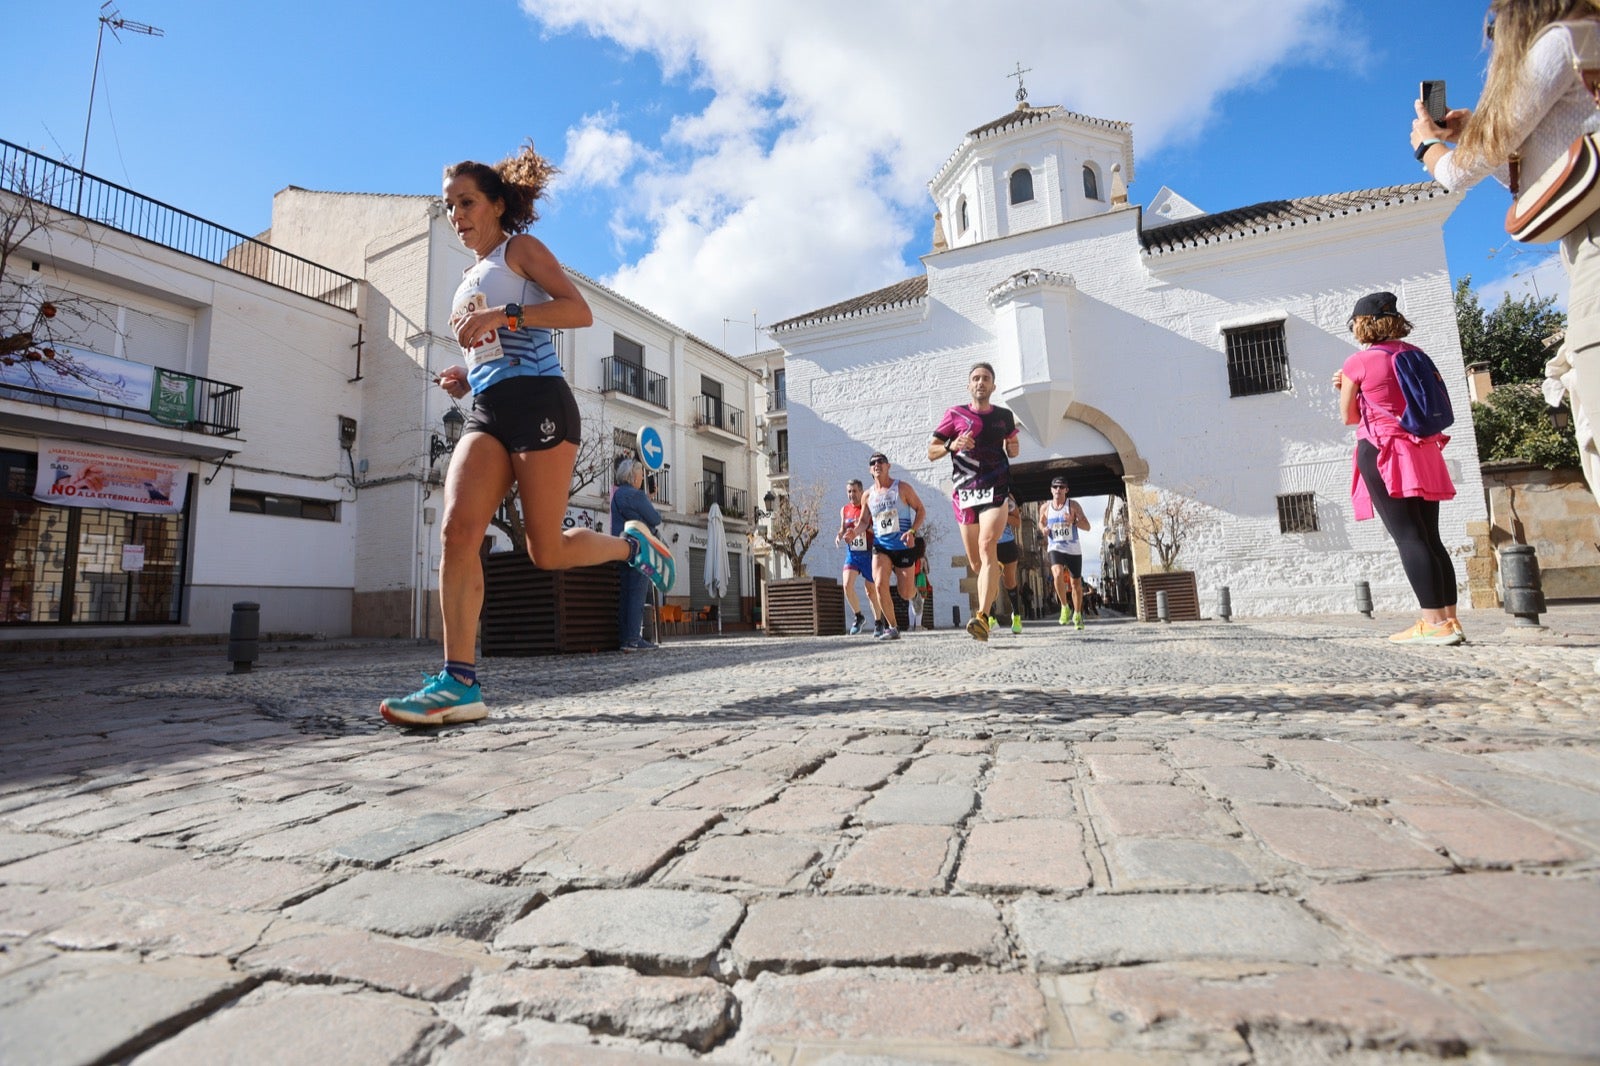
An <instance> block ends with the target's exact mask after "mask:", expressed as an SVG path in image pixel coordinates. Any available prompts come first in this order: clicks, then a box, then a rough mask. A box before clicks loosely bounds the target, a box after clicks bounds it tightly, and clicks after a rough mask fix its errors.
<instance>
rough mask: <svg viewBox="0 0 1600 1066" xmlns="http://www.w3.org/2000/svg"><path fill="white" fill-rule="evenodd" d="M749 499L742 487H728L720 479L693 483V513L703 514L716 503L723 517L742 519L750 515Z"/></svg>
mask: <svg viewBox="0 0 1600 1066" xmlns="http://www.w3.org/2000/svg"><path fill="white" fill-rule="evenodd" d="M749 499H750V494H749V493H748V492H746V491H745V490H744V489H730V488H729V487H728V486H726V485H724V484H722V483H721V482H720V481H697V482H695V485H694V513H695V514H705V513H707V512H708V511H710V510H711V505H712V504H716V505H717V506H718V507H719V508H721V510H722V516H723V517H724V518H733V519H737V520H739V521H743V520H744V519H746V518H748V517H749V515H750V509H749V507H748V506H747V504H748V501H749Z"/></svg>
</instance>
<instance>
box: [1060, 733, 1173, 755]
mask: <svg viewBox="0 0 1600 1066" xmlns="http://www.w3.org/2000/svg"><path fill="white" fill-rule="evenodd" d="M1073 748H1074V749H1075V750H1076V751H1077V753H1078V754H1079V755H1084V754H1087V753H1089V752H1102V753H1105V754H1108V755H1147V754H1149V753H1150V752H1152V751H1154V750H1155V747H1154V745H1153V744H1152V743H1151V742H1150V741H1148V740H1120V739H1118V738H1116V737H1114V736H1097V737H1088V738H1086V739H1083V740H1079V741H1078V742H1077V743H1075V744H1074V745H1073Z"/></svg>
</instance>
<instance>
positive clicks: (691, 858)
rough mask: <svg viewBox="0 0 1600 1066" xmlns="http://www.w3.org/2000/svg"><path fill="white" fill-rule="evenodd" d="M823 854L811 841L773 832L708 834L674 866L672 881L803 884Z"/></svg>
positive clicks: (762, 885) (760, 885) (772, 885)
mask: <svg viewBox="0 0 1600 1066" xmlns="http://www.w3.org/2000/svg"><path fill="white" fill-rule="evenodd" d="M821 857H822V849H821V848H820V847H818V845H817V842H816V841H814V840H805V839H803V838H801V837H794V836H786V835H785V836H780V835H777V834H773V833H746V834H740V835H727V836H710V837H705V838H703V839H701V840H700V841H699V842H698V843H697V844H695V846H694V850H692V851H690V852H689V854H688V855H686V856H684V857H683V859H682V860H680V861H679V862H678V863H677V864H676V865H675V866H673V868H672V870H671V872H670V874H669V879H670V880H672V881H694V880H700V879H704V880H710V881H729V882H735V883H738V884H744V885H753V886H756V887H758V888H787V887H790V886H791V885H797V884H804V879H805V875H806V871H808V870H809V869H810V868H811V865H812V864H813V863H815V862H816V861H817V860H818V859H820V858H821Z"/></svg>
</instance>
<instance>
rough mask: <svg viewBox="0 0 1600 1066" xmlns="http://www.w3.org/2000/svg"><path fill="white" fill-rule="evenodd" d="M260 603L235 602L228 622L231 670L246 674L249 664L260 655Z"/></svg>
mask: <svg viewBox="0 0 1600 1066" xmlns="http://www.w3.org/2000/svg"><path fill="white" fill-rule="evenodd" d="M260 637H261V605H260V604H259V603H236V604H234V605H233V619H232V621H231V622H229V624H228V658H230V659H232V660H233V672H234V673H236V674H248V673H249V672H250V665H251V664H252V663H254V662H255V661H256V659H257V658H258V657H259V656H260V655H261V640H260Z"/></svg>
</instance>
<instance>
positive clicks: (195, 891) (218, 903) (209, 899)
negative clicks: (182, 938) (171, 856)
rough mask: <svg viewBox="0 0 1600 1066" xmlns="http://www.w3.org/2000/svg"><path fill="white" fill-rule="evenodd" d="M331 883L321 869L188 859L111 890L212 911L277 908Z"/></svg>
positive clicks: (109, 890)
mask: <svg viewBox="0 0 1600 1066" xmlns="http://www.w3.org/2000/svg"><path fill="white" fill-rule="evenodd" d="M326 879H327V875H326V874H324V873H323V872H322V871H321V870H316V869H312V868H310V867H306V866H300V865H297V864H295V863H291V862H262V861H261V860H259V859H218V858H209V857H206V858H193V857H191V858H187V860H186V861H184V862H180V863H174V864H173V865H171V866H166V867H163V868H162V869H160V870H156V871H154V872H152V873H148V874H145V875H144V876H143V877H135V878H133V879H132V880H129V881H123V882H121V883H119V884H116V885H113V886H111V887H109V888H107V889H106V893H107V894H108V895H113V896H119V897H121V898H124V899H146V900H158V901H161V902H165V903H181V904H184V905H187V906H195V907H208V908H210V909H211V910H218V911H221V910H231V911H248V910H277V909H278V908H279V907H281V906H283V905H284V904H285V903H291V902H295V901H297V900H300V899H302V898H304V897H305V896H307V895H309V894H310V893H311V892H312V890H313V889H314V888H316V886H317V885H319V884H321V883H322V882H323V881H325V880H326Z"/></svg>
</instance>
